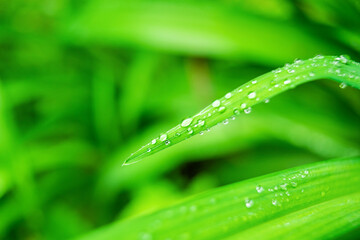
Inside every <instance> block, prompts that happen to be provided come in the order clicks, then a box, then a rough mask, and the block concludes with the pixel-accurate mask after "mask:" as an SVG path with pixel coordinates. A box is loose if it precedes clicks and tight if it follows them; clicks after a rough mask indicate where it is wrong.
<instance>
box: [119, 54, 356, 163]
mask: <svg viewBox="0 0 360 240" xmlns="http://www.w3.org/2000/svg"><path fill="white" fill-rule="evenodd" d="M324 78H328V79H332V80H335V81H338V82H341V84H340V86H341V87H343V86H344V87H345V86H346V85H350V86H353V87H356V88H359V89H360V64H359V63H357V62H354V61H352V60H349V59H348V58H347V57H345V56H340V57H336V56H325V57H324V56H321V55H318V56H316V57H314V58H311V59H309V60H305V61H302V60H295V62H294V63H293V64H286V65H285V66H284V67H282V68H278V69H276V70H273V71H272V72H270V73H267V74H264V75H261V76H259V77H257V78H255V79H253V80H251V81H249V82H247V83H245V84H243V85H242V86H240V87H238V88H236V89H235V90H233V91H232V92H229V93H227V94H226V95H225V96H224V97H222V98H220V99H218V100H215V101H214V102H213V103H212V104H211V105H209V106H207V107H206V108H204V109H203V110H202V111H201V112H200V113H198V114H196V115H194V116H192V117H190V118H186V119H184V120H183V121H182V122H181V123H180V124H179V125H177V126H175V127H174V128H172V129H170V130H169V131H167V132H165V133H163V134H160V135H159V136H158V137H156V138H154V139H153V140H152V141H151V142H150V143H148V144H146V145H145V146H143V147H142V148H140V149H139V150H138V151H136V152H135V153H133V154H132V155H131V156H130V157H129V158H128V159H127V160H126V161H125V163H124V165H128V164H132V163H135V162H137V161H140V160H142V159H143V158H144V157H147V156H149V155H151V154H153V153H156V152H158V151H160V150H163V149H165V148H167V147H169V146H172V145H174V144H176V143H179V142H181V141H183V140H185V139H187V138H189V137H191V136H194V135H195V134H198V133H200V134H203V133H204V132H205V131H207V130H208V129H209V128H211V127H213V126H214V125H216V124H218V123H221V122H223V123H224V124H227V122H228V121H229V118H234V117H236V116H238V115H240V114H242V113H245V114H248V113H250V112H251V108H252V106H254V105H256V104H258V103H261V102H267V101H268V99H269V98H270V97H273V96H275V95H277V94H280V93H282V92H284V91H287V90H289V89H292V88H294V87H296V86H297V85H300V84H303V83H306V82H309V81H313V80H318V79H324Z"/></svg>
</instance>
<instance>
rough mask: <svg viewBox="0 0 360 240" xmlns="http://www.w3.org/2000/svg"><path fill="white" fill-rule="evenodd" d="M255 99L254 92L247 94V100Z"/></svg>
mask: <svg viewBox="0 0 360 240" xmlns="http://www.w3.org/2000/svg"><path fill="white" fill-rule="evenodd" d="M255 97H256V92H249V94H248V98H249V99H254V98H255Z"/></svg>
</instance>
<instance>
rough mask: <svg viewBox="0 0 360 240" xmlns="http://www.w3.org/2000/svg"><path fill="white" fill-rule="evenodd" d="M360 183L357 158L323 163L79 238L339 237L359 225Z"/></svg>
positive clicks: (194, 199)
mask: <svg viewBox="0 0 360 240" xmlns="http://www.w3.org/2000/svg"><path fill="white" fill-rule="evenodd" d="M359 184H360V158H348V159H338V160H331V161H324V162H319V163H314V164H309V165H305V166H302V167H297V168H293V169H288V170H284V171H281V172H276V173H273V174H269V175H265V176H261V177H257V178H253V179H249V180H246V181H243V182H239V183H236V184H231V185H227V186H225V187H221V188H217V189H214V190H210V191H208V192H205V193H203V194H200V195H197V196H194V197H192V198H191V199H188V200H187V201H185V202H183V203H181V204H178V205H175V206H172V207H169V208H166V209H162V210H160V211H157V212H155V213H152V214H149V215H145V216H141V217H138V218H135V219H131V220H128V221H123V222H118V223H115V224H112V225H109V226H106V227H103V228H100V229H98V230H97V231H95V232H93V233H91V234H88V235H86V236H84V237H82V238H80V239H82V240H97V239H119V238H121V237H124V236H126V239H224V238H226V237H231V236H232V237H233V239H249V238H256V237H259V236H260V237H261V239H279V238H286V237H288V234H290V233H291V234H294V235H293V237H294V238H297V237H306V239H319V238H323V237H325V236H326V237H329V236H337V235H338V234H341V233H342V232H347V231H349V230H351V229H354V228H356V227H359V226H360V215H359V211H360V204H359V203H360V189H359V187H358V186H359ZM313 231H315V232H316V233H315V234H312V232H313Z"/></svg>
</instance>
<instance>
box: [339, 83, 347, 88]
mask: <svg viewBox="0 0 360 240" xmlns="http://www.w3.org/2000/svg"><path fill="white" fill-rule="evenodd" d="M346 87H347V85H346V83H340V85H339V88H341V89H344V88H346Z"/></svg>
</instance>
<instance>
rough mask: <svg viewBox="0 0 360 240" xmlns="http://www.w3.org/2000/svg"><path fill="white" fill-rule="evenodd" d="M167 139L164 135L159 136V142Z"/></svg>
mask: <svg viewBox="0 0 360 240" xmlns="http://www.w3.org/2000/svg"><path fill="white" fill-rule="evenodd" d="M166 139H167V135H166V134H163V135H161V136H160V141H162V142H163V141H165V140H166Z"/></svg>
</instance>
